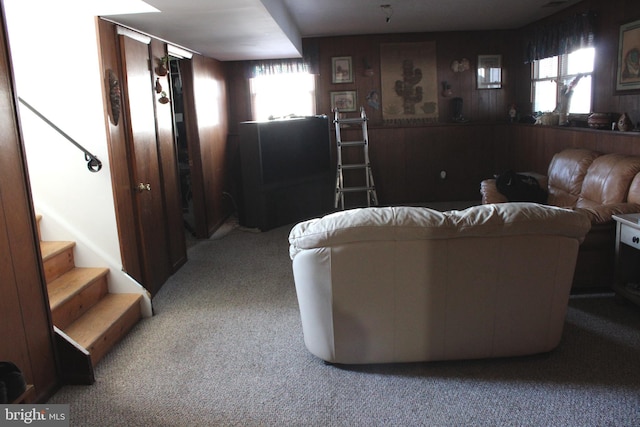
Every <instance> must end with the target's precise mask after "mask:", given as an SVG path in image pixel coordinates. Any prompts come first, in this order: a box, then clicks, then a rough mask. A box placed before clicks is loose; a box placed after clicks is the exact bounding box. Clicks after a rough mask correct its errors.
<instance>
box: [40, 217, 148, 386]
mask: <svg viewBox="0 0 640 427" xmlns="http://www.w3.org/2000/svg"><path fill="white" fill-rule="evenodd" d="M41 218H42V217H41V216H40V215H38V217H37V220H38V232H39V226H40V220H41ZM75 246H76V244H75V242H71V241H60V242H54V241H42V240H40V252H41V255H42V262H43V266H44V275H45V280H46V282H47V291H48V294H49V305H50V308H51V318H52V320H53V324H54V326H55V328H54V329H55V331H56V343H57V345H58V347H59V352H58V353H59V356H60V359H61V365H62V366H61V368H62V371H63V372H62V374H63V377H64V379H65V382H66V383H69V384H91V383H93V382H94V381H95V379H94V377H93V369H94V368H95V366H96V365H97V364H98V362H99V361H100V360H101V359H102V358H103V357H104V355H105V354H107V352H108V351H109V350H110V349H111V348H112V347H113V346H114V345H115V344H116V343H117V342H118V341H120V339H121V338H122V337H124V336H125V335H126V334H127V332H129V330H130V329H131V328H132V327H133V326H134V325H135V324H136V323H137V322H138V321H139V320H140V319H141V317H142V312H141V306H140V301H141V299H142V295H140V294H135V293H122V294H112V293H109V290H108V276H109V269H107V268H88V267H76V266H75V260H74V248H75ZM83 359H84V360H83Z"/></svg>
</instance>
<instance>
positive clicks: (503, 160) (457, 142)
mask: <svg viewBox="0 0 640 427" xmlns="http://www.w3.org/2000/svg"><path fill="white" fill-rule="evenodd" d="M586 10H592V11H595V12H596V13H597V34H596V49H597V58H596V64H595V71H594V94H593V99H594V104H593V110H594V111H597V112H615V113H622V112H627V113H629V114H630V115H631V118H632V120H633V121H634V123H636V122H638V121H640V96H639V94H638V93H622V94H621V93H616V91H615V75H616V67H617V65H616V64H617V54H618V32H619V28H620V25H621V24H624V23H627V22H631V21H634V20H636V19H640V9H638V7H637V0H611V1H608V2H601V1H598V0H585V1H583V2H581V3H579V4H577V5H576V6H573V7H571V8H569V9H567V10H566V11H563V12H562V13H559V14H557V15H554V16H552V17H550V18H548V19H546V20H543V21H541V22H538V23H535V24H532V25H541V24H544V23H545V22H547V21H552V20H559V19H563V18H564V17H566V16H569V15H571V14H575V13H580V12H583V11H586ZM529 28H530V27H526V28H522V29H518V30H512V31H478V32H470V33H469V32H465V33H462V32H444V33H414V34H381V35H367V36H346V37H322V38H310V39H304V40H303V45H304V47H305V49H309V48H310V49H314V50H316V49H317V54H318V60H319V75H318V77H317V92H316V96H317V114H327V115H331V106H330V92H331V91H342V90H356V91H357V94H358V102H359V104H360V105H362V106H365V109H366V112H367V115H368V117H369V118H370V121H369V136H370V142H371V161H372V166H373V171H374V178H375V180H376V186H377V189H378V196H379V199H380V202H381V203H383V204H390V203H413V202H423V201H447V200H476V199H479V183H480V181H481V180H482V179H485V178H487V177H490V176H492V175H493V174H494V173H499V172H502V171H504V170H506V169H511V168H514V169H516V170H534V171H538V172H540V173H545V172H546V170H547V166H548V164H549V161H550V159H551V157H552V156H553V154H555V153H556V152H557V151H560V150H561V149H563V148H565V147H568V146H575V147H579V146H584V147H593V148H594V149H598V150H600V151H603V152H613V151H617V152H627V153H631V154H638V153H636V151H637V149H636V148H635V146H636V144H637V145H640V144H639V143H638V134H627V135H622V134H620V133H616V132H610V131H594V130H589V129H567V128H558V127H556V128H542V127H539V126H532V125H520V124H517V125H510V124H508V123H507V112H508V109H509V105H510V104H511V103H515V104H516V105H517V107H518V110H519V111H520V112H521V113H523V114H526V113H529V112H531V100H530V79H531V75H530V72H531V70H530V66H529V65H528V64H524V63H523V60H522V59H523V51H522V43H521V40H522V35H523V32H524V31H527V30H529ZM420 41H435V42H436V50H437V68H438V82H439V84H441V82H442V81H445V80H446V81H447V82H449V83H450V84H451V86H452V90H453V97H461V98H462V99H463V102H464V106H463V115H464V116H465V117H466V118H468V119H469V120H470V122H469V123H464V124H454V123H452V119H451V118H452V115H453V111H452V106H451V98H445V97H443V96H442V95H440V96H439V98H438V103H439V112H440V118H439V123H435V124H429V125H424V126H410V125H407V126H398V125H394V126H389V125H384V124H383V123H382V112H381V111H380V110H376V109H373V108H371V107H370V106H368V105H367V103H366V99H365V98H366V95H367V94H368V93H369V92H370V91H371V90H377V91H379V92H380V90H381V81H380V45H381V44H383V43H403V42H420ZM479 54H501V55H502V58H503V88H502V89H497V90H477V89H476V77H475V68H476V62H477V56H478V55H479ZM335 56H351V57H352V59H353V66H354V69H355V70H354V74H355V81H354V83H344V84H332V82H331V58H332V57H335ZM461 58H468V59H469V60H470V61H471V69H470V70H469V71H467V72H463V73H454V72H453V71H452V70H451V67H450V65H451V62H452V61H453V60H459V59H461ZM365 62H366V63H368V64H369V65H370V66H371V67H372V68H373V70H374V74H373V76H371V77H368V76H365V75H364V69H365ZM243 66H244V64H243V63H242V62H234V63H225V67H226V71H227V84H228V89H229V94H230V100H231V102H230V107H229V120H230V122H229V130H230V141H235V140H236V135H237V130H236V126H237V123H238V122H241V121H245V120H251V107H250V95H249V88H248V81H247V79H246V78H245V77H244V75H245V73H244V69H243ZM353 132H355V131H353ZM343 133H344V132H343ZM349 137H350V136H349V133H348V132H347V133H344V135H343V138H344V139H345V140H348V139H349ZM230 147H232V148H233V147H234V145H233V144H232V145H230ZM233 149H234V150H235V148H233ZM334 150H335V148H334ZM441 171H445V172H446V173H447V177H446V178H445V179H444V180H443V179H441V178H440V172H441Z"/></svg>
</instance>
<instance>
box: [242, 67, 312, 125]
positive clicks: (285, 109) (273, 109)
mask: <svg viewBox="0 0 640 427" xmlns="http://www.w3.org/2000/svg"><path fill="white" fill-rule="evenodd" d="M250 84H251V104H252V109H253V120H257V121H264V120H271V119H277V118H283V117H295V116H312V115H314V114H315V105H316V95H315V92H316V88H315V76H314V75H313V74H309V73H281V74H268V75H263V76H258V77H254V78H252V79H251V83H250Z"/></svg>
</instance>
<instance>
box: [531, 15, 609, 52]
mask: <svg viewBox="0 0 640 427" xmlns="http://www.w3.org/2000/svg"><path fill="white" fill-rule="evenodd" d="M595 17H596V14H595V13H594V12H584V13H580V14H577V15H574V16H572V17H569V18H567V19H565V20H563V21H558V22H552V23H548V24H544V25H538V26H534V27H532V28H531V29H530V30H529V32H528V35H527V34H526V33H525V45H526V47H525V61H524V62H525V63H530V62H533V61H536V60H538V59H544V58H550V57H552V56H557V55H563V54H566V53H571V52H573V51H575V50H578V49H581V48H585V47H589V46H592V45H593V38H594V32H595V31H594V27H595Z"/></svg>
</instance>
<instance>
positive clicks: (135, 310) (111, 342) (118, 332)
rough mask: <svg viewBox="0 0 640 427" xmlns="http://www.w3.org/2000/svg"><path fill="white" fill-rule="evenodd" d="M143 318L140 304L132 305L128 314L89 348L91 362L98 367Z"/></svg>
mask: <svg viewBox="0 0 640 427" xmlns="http://www.w3.org/2000/svg"><path fill="white" fill-rule="evenodd" d="M141 317H142V314H141V311H140V303H139V302H137V303H136V304H134V305H132V306H131V307H130V308H129V309H128V310H127V312H126V313H124V314H123V315H122V316H121V317H120V318H119V319H118V321H117V322H116V323H114V324H113V325H111V327H110V328H109V329H107V330H106V331H105V332H104V334H103V335H102V336H101V337H100V339H98V340H97V341H95V342H94V343H93V344H91V345H89V346H88V347H87V350H88V351H89V354H90V355H91V362H92V363H93V366H96V365H97V364H98V362H99V361H100V360H101V359H102V358H103V357H104V355H105V354H107V353H108V352H109V350H111V348H113V346H115V345H116V344H117V343H118V342H119V341H120V340H121V339H122V338H123V337H124V336H125V335H126V334H127V333H128V332H129V331H130V330H131V328H133V326H134V325H135V324H136V323H137V322H138V321H139V320H140V318H141Z"/></svg>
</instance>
